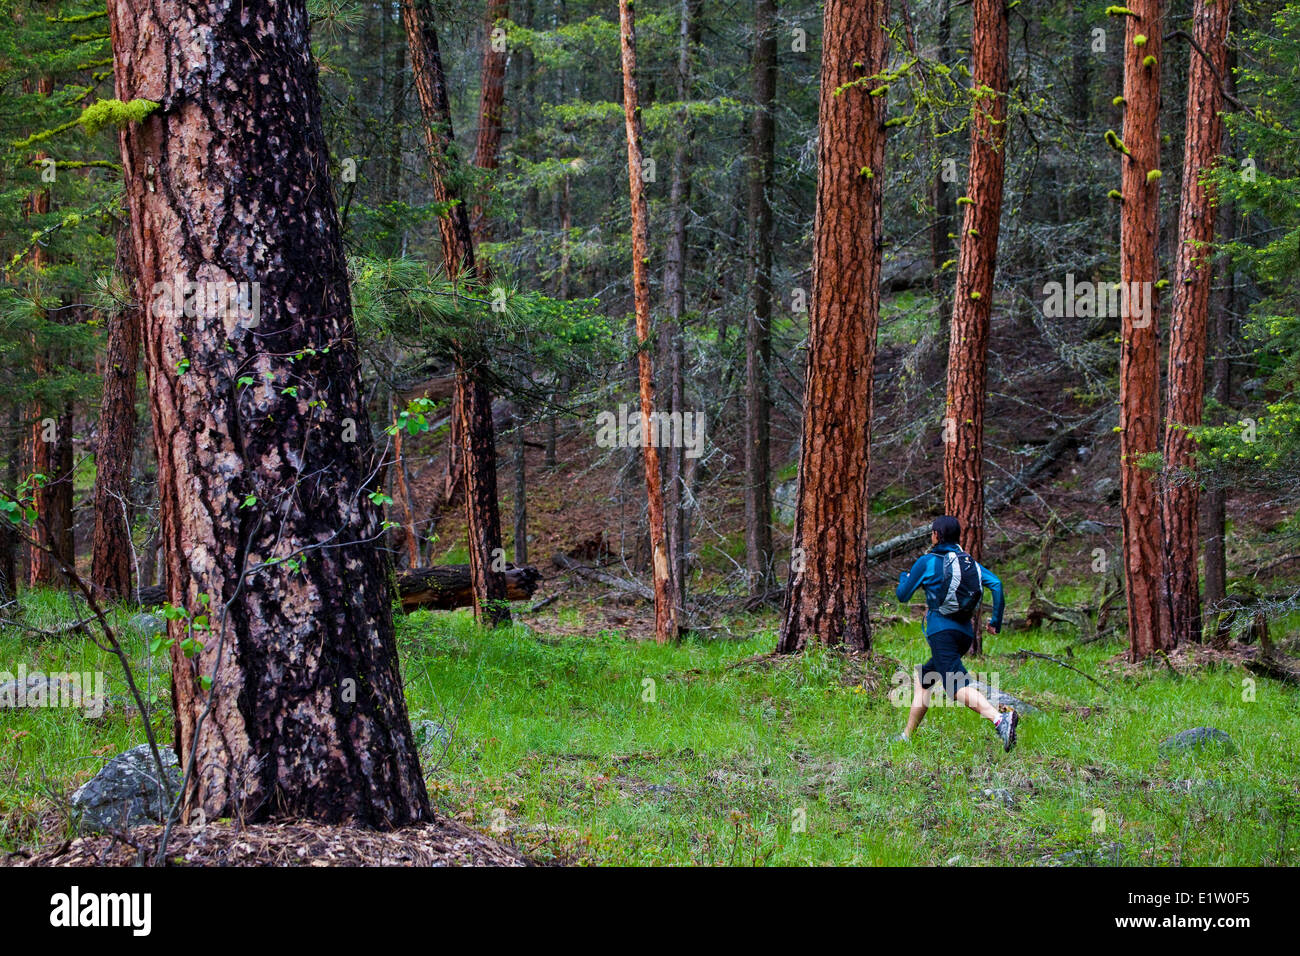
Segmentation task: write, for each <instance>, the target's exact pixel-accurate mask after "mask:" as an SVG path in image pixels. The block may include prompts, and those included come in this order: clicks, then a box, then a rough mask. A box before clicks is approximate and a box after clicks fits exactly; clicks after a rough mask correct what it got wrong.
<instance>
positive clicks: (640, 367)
mask: <svg viewBox="0 0 1300 956" xmlns="http://www.w3.org/2000/svg"><path fill="white" fill-rule="evenodd" d="M618 13H619V28H620V34H621V45H622V52H623V112H624V118H625V125H626V129H627V172H628V187H629V189H630V190H631V196H632V288H633V296H634V299H635V305H636V339H637V345H638V350H637V373H638V375H637V378H638V385H639V391H640V395H641V434H642V436H643V437H644V438H648V436H649V434H650V427H651V424H650V423H651V422H653V421H654V414H655V395H654V392H655V385H654V360H653V359H652V358H651V342H652V340H653V334H652V329H651V327H650V280H649V268H650V242H649V225H648V222H647V220H648V218H649V212H648V209H647V206H646V198H645V181H644V180H643V179H642V154H641V129H642V126H641V107H640V106H639V105H638V103H637V82H636V19H635V16H634V15H633V13H632V4H631V0H619V5H618ZM643 446H644V447H643V453H644V461H645V485H646V499H647V505H648V509H647V510H648V512H649V519H650V520H649V534H650V552H651V569H652V573H653V575H654V594H655V639H656V640H657V641H659V642H660V643H661V644H662V643H664V642H666V641H675V640H676V639H677V637H678V621H677V607H678V602H677V593H676V590H675V588H674V587H673V584H674V582H673V574H672V569H671V567H670V565H669V557H668V541H667V537H666V535H665V533H664V500H663V490H662V488H661V486H660V480H659V449H658V448H656V447H655V444H654V443H653V442H651V441H648V440H645V441H643Z"/></svg>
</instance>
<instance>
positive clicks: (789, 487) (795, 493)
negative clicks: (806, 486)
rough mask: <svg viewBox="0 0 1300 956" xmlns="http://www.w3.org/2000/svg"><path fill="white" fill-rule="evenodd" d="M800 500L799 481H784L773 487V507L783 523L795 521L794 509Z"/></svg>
mask: <svg viewBox="0 0 1300 956" xmlns="http://www.w3.org/2000/svg"><path fill="white" fill-rule="evenodd" d="M798 500H799V482H798V481H783V482H781V483H780V484H779V485H777V486H776V487H775V488H773V489H772V507H773V508H775V509H776V516H777V519H778V520H779V521H780V522H781V523H782V524H789V523H790V522H792V521H794V509H795V506H796V505H797V504H798Z"/></svg>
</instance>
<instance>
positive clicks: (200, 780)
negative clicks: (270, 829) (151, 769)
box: [109, 0, 429, 827]
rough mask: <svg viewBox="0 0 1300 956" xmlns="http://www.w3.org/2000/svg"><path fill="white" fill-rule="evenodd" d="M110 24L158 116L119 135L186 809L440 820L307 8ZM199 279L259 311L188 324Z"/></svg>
mask: <svg viewBox="0 0 1300 956" xmlns="http://www.w3.org/2000/svg"><path fill="white" fill-rule="evenodd" d="M109 16H110V24H111V31H112V39H113V52H114V55H115V60H116V70H115V74H116V85H117V95H118V97H119V98H120V99H122V100H124V101H129V100H133V99H136V98H144V99H149V100H153V101H155V102H159V103H161V104H162V106H161V108H160V109H159V110H158V111H157V112H155V113H154V114H153V115H151V116H149V117H148V118H147V119H146V120H145V121H144V122H142V123H139V124H131V125H130V126H128V127H127V128H125V129H123V130H122V132H121V134H120V138H121V151H122V163H123V167H124V172H125V178H126V200H127V206H128V208H129V210H130V218H131V236H132V245H133V247H134V255H135V260H136V275H137V278H138V281H139V283H140V289H141V290H142V293H143V295H144V296H148V298H147V299H145V298H143V296H142V301H147V302H148V303H149V306H148V308H147V309H146V311H145V314H144V328H143V332H144V334H143V338H144V343H145V371H146V373H147V376H148V380H149V404H150V410H151V413H152V421H153V429H154V441H155V444H156V447H157V450H158V487H159V501H160V510H161V519H162V536H163V541H164V542H165V556H166V562H167V570H166V586H167V596H168V599H169V600H170V602H171V603H172V604H174V605H176V606H178V607H181V608H184V609H185V610H186V611H187V612H188V613H189V615H190V622H189V623H190V625H191V626H193V627H194V628H195V629H194V630H193V631H192V632H191V631H189V630H188V629H187V622H186V621H185V620H183V619H178V620H173V621H171V622H169V625H168V628H169V635H170V637H171V638H172V639H173V644H172V696H173V700H174V701H175V712H176V728H175V746H176V748H177V753H178V754H179V755H180V757H181V760H182V761H183V762H184V761H186V760H188V759H189V757H190V755H191V754H193V755H194V759H195V764H194V772H193V775H192V777H191V778H190V781H189V786H188V788H187V791H186V793H185V802H184V815H185V818H186V819H191V818H192V817H193V815H194V813H195V812H196V811H199V810H201V811H202V812H203V814H204V816H205V817H206V818H207V819H216V818H217V817H221V816H234V817H236V818H237V819H240V820H245V821H251V820H260V819H265V818H295V817H298V818H301V817H306V818H311V819H316V820H322V821H327V822H344V821H349V822H352V823H354V824H359V825H363V826H373V827H392V826H397V825H401V824H406V823H411V822H414V821H419V820H424V819H427V818H428V816H429V804H428V797H427V795H426V793H425V787H424V780H423V778H422V776H421V774H420V765H419V759H418V756H417V752H416V747H415V742H414V739H413V737H412V734H411V727H410V722H409V720H408V718H407V712H406V702H405V700H404V697H403V693H402V681H401V675H400V673H399V671H398V661H397V647H396V642H395V639H394V632H393V622H392V612H391V605H390V592H389V588H388V582H387V579H386V573H385V565H384V562H383V560H382V557H381V555H380V552H379V551H378V549H377V545H376V539H377V538H378V537H379V535H380V523H381V517H382V515H381V513H380V510H379V508H378V507H377V506H376V505H374V504H373V503H372V502H371V501H370V499H369V497H368V495H367V491H368V489H369V481H370V480H371V479H372V478H373V473H372V464H371V459H372V457H373V453H374V449H373V447H372V445H371V443H370V441H369V439H368V436H369V435H370V424H369V416H368V413H367V411H366V403H365V399H364V397H363V394H362V391H361V375H360V363H359V359H358V349H357V341H356V330H355V327H354V325H353V322H352V310H351V303H350V299H349V291H348V273H347V263H346V261H345V258H344V254H343V247H342V241H341V237H340V232H339V220H338V215H337V212H336V209H335V204H334V196H333V188H332V185H331V182H330V171H329V150H328V148H327V146H326V143H325V137H324V134H323V132H322V128H321V116H320V98H319V93H318V92H317V85H316V68H315V65H314V61H313V59H312V55H311V48H310V45H309V39H308V16H307V9H306V4H305V2H304V0H280V2H270V0H246V2H244V3H243V4H241V5H235V6H232V5H228V4H224V3H217V2H214V0H156V2H154V3H152V4H150V5H149V6H147V7H143V6H140V5H139V4H135V3H132V2H131V0H112V2H111V3H110V5H109ZM180 91H183V93H182V92H180ZM213 156H220V157H221V160H222V175H220V176H214V175H212V170H211V167H210V165H209V164H210V161H211V157H213ZM187 281H189V282H203V283H220V284H222V285H223V287H225V288H229V287H228V286H225V284H226V283H250V285H248V286H246V287H245V288H246V290H247V291H248V292H249V293H250V294H251V291H252V289H253V288H254V287H253V286H252V285H251V283H254V282H256V283H258V286H257V287H256V288H257V289H258V295H259V300H260V308H259V309H257V310H251V309H245V310H242V314H241V310H238V309H227V310H211V311H212V314H208V315H205V316H203V317H197V318H190V317H187V316H185V315H184V313H183V312H182V311H181V310H180V308H179V306H180V304H181V303H180V301H179V300H180V298H181V295H182V290H181V289H178V288H176V284H177V283H185V282H187ZM169 293H170V294H169ZM250 298H251V295H250ZM248 304H251V302H250V303H248ZM249 311H251V312H252V316H251V318H250V317H248V312H249ZM245 376H247V377H251V378H253V379H255V382H254V383H253V384H247V383H242V384H241V379H242V378H243V377H245ZM354 433H355V435H356V436H363V437H361V438H360V440H353V437H352V436H353V434H354ZM189 637H194V638H196V639H198V640H199V641H201V643H202V648H201V649H200V650H198V651H197V653H195V654H194V655H193V656H192V657H191V656H187V655H186V653H184V651H183V650H182V647H181V641H183V640H185V639H187V638H189ZM209 681H210V683H209Z"/></svg>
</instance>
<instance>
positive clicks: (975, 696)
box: [922, 685, 998, 720]
mask: <svg viewBox="0 0 1300 956" xmlns="http://www.w3.org/2000/svg"><path fill="white" fill-rule="evenodd" d="M956 697H957V700H958V702H959V703H962V704H965V705H966V706H967V707H969V708H970V709H971V710H973V711H976V712H977V713H979V715H980V716H981V717H987V718H988V719H989V720H997V719H998V709H997V708H996V707H994V706H993V705H992V704H990V703H989V699H988V698H987V697H985V696H984V695H983V694H981V693H980V692H979V691H978V690H976V689H975V688H974V687H971V686H969V685H967V686H966V687H962V688H959V689H958V690H957V694H956ZM922 712H923V713H924V709H923V710H922Z"/></svg>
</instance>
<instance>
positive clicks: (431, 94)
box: [402, 0, 510, 626]
mask: <svg viewBox="0 0 1300 956" xmlns="http://www.w3.org/2000/svg"><path fill="white" fill-rule="evenodd" d="M402 22H403V24H404V25H405V27H406V37H407V46H408V49H409V51H410V55H411V56H410V59H411V72H412V76H413V77H414V79H415V89H416V93H417V95H418V97H419V100H420V112H421V114H422V116H423V119H424V135H425V143H426V145H427V146H428V154H429V166H430V170H431V172H432V174H433V194H434V198H435V199H436V200H437V201H438V202H440V203H447V204H449V208H448V210H447V212H446V214H445V215H443V216H442V217H441V218H440V219H439V220H438V227H439V230H440V231H441V233H442V252H443V260H444V262H445V264H446V269H447V275H448V276H450V277H452V278H462V277H463V278H466V279H470V280H472V279H474V278H475V277H476V276H478V270H477V263H476V260H475V255H474V237H473V232H472V230H471V229H470V222H469V214H468V213H467V212H466V210H465V204H464V203H463V202H462V201H461V199H462V197H461V196H460V195H459V194H458V192H457V190H456V188H455V186H454V183H455V178H454V171H455V162H456V152H455V136H454V135H453V130H452V125H451V104H450V100H449V98H448V95H447V78H446V75H445V73H444V72H443V69H442V57H441V54H440V53H439V52H438V34H437V31H436V30H435V28H434V25H433V16H432V8H431V5H430V3H429V0H402ZM455 358H456V393H455V397H454V399H453V403H452V416H453V429H452V433H453V436H454V437H458V438H459V452H460V456H459V459H460V460H459V462H458V463H457V465H456V466H453V467H459V468H460V469H461V471H460V477H461V480H462V481H463V482H464V486H465V517H466V524H467V525H468V528H469V563H470V568H471V570H472V572H473V577H474V593H475V594H476V595H477V596H478V600H477V601H476V602H475V605H474V613H475V616H476V617H477V618H478V619H479V620H480V621H481V622H483V623H486V624H488V625H491V626H494V625H497V624H502V623H505V622H507V621H509V620H510V609H509V607H508V606H507V604H506V591H505V582H504V581H503V579H502V577H501V574H500V568H501V567H502V559H503V557H504V554H505V552H504V551H503V550H502V547H501V516H500V511H499V509H498V503H497V479H496V474H497V472H496V431H495V428H494V427H493V423H492V398H491V396H490V395H489V394H488V390H487V387H486V386H485V385H484V384H483V383H482V381H480V379H479V378H478V377H477V375H476V374H475V373H474V371H473V369H472V368H470V367H469V364H468V363H469V360H468V359H467V358H466V356H465V355H464V354H458V355H457V356H456V357H455Z"/></svg>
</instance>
